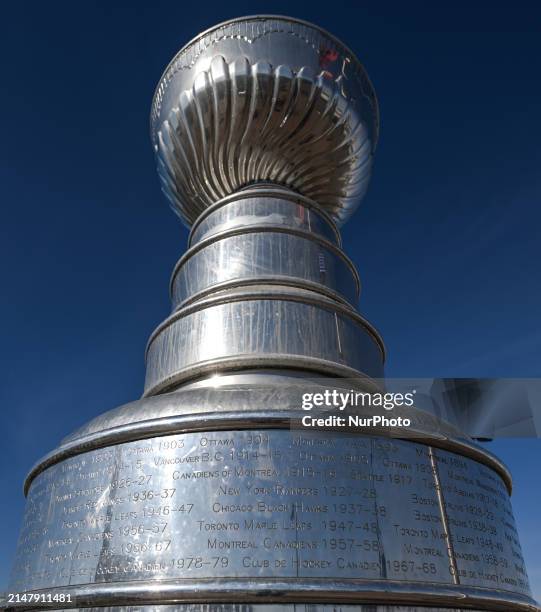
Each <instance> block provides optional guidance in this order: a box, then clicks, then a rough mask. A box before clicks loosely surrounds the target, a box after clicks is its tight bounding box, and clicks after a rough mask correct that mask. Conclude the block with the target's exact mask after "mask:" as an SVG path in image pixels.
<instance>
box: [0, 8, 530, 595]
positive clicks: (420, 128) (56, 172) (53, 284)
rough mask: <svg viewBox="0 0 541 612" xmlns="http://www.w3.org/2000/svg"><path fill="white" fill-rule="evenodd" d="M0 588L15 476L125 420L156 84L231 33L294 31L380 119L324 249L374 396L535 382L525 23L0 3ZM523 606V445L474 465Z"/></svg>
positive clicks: (157, 258)
mask: <svg viewBox="0 0 541 612" xmlns="http://www.w3.org/2000/svg"><path fill="white" fill-rule="evenodd" d="M0 11H1V22H2V35H1V36H0V57H2V85H3V87H2V90H3V91H2V95H1V97H0V106H1V111H2V112H1V118H2V135H1V138H0V197H1V202H2V219H1V224H0V228H1V229H0V231H1V240H0V250H1V262H2V287H3V291H2V298H3V299H2V301H1V303H0V320H1V322H2V326H3V329H2V354H3V356H4V363H3V364H2V373H3V376H2V384H1V387H0V400H1V407H2V417H1V426H2V431H1V436H2V440H3V448H2V457H1V460H0V470H1V478H2V491H3V498H4V499H3V500H4V501H5V502H6V503H4V504H3V512H2V517H3V520H2V521H1V522H0V541H1V542H2V545H1V548H0V550H1V553H0V555H1V558H0V584H2V583H3V582H4V581H5V577H6V576H7V571H8V567H9V564H10V559H11V557H12V554H13V551H14V547H15V543H16V537H17V531H18V528H19V520H20V517H21V515H22V510H23V496H22V493H21V483H22V480H23V477H24V475H25V473H26V472H27V471H28V469H29V468H30V466H31V464H32V463H33V462H34V461H36V460H37V459H38V458H39V457H40V456H41V455H43V454H45V453H46V452H48V451H49V450H51V449H52V447H53V446H54V445H55V444H56V443H57V442H58V441H59V440H60V438H61V437H63V436H64V435H66V434H67V433H68V432H70V431H71V430H73V429H74V428H76V427H78V426H79V425H81V424H82V423H83V422H85V421H86V420H88V419H89V418H91V417H93V416H95V415H96V414H98V413H100V412H103V411H105V410H107V409H110V408H113V407H115V406H117V405H119V404H121V403H124V402H126V401H129V400H132V399H135V398H137V397H138V396H139V395H140V393H141V390H142V383H143V375H144V363H143V351H144V347H145V343H146V340H147V338H148V336H149V334H150V332H151V331H152V329H153V328H154V327H155V326H156V325H157V324H158V323H159V322H160V321H161V320H162V319H163V318H165V316H166V314H167V313H168V310H169V299H168V294H167V286H168V279H169V275H170V272H171V270H172V267H173V265H174V263H175V261H176V260H177V259H178V257H179V256H180V255H181V253H182V252H183V250H184V248H185V243H186V235H187V234H186V231H185V230H184V229H183V228H182V227H181V225H180V224H179V223H178V222H177V220H176V218H175V217H174V216H173V214H172V213H171V212H170V211H169V210H168V208H167V206H166V203H165V200H164V198H163V197H162V196H161V194H160V191H159V187H158V181H157V177H156V173H155V170H154V160H153V156H152V151H151V147H150V143H149V138H148V114H149V108H150V101H151V97H152V94H153V90H154V87H155V84H156V82H157V80H158V78H159V76H160V74H161V72H162V70H163V69H164V67H165V66H166V64H167V63H168V62H169V60H170V59H171V57H172V56H173V54H174V53H175V52H176V51H177V50H178V49H179V48H180V47H181V46H182V45H183V44H184V43H185V42H187V41H188V40H189V39H190V38H192V37H193V36H194V35H195V34H196V33H198V32H199V31H201V30H202V29H205V28H207V27H209V26H211V25H213V24H214V23H216V22H219V21H222V20H224V19H228V18H230V17H235V16H239V15H243V14H255V13H279V14H290V15H292V16H296V17H300V18H303V19H307V20H309V21H314V22H315V23H317V24H319V25H321V26H323V27H325V28H326V29H328V30H330V31H331V32H333V33H334V34H335V35H337V36H338V37H339V38H341V39H342V40H344V42H345V43H346V44H348V45H349V46H350V47H351V48H352V49H353V50H354V51H355V52H356V53H357V54H358V55H359V57H360V58H361V61H363V63H364V64H365V65H366V67H367V69H368V72H369V74H370V76H371V78H372V80H373V82H374V85H375V87H376V91H377V93H378V96H379V99H380V104H381V115H382V126H381V140H380V145H379V149H378V152H377V156H376V164H375V173H374V177H373V180H372V185H371V188H370V190H369V193H368V196H367V198H366V200H365V201H364V203H363V204H362V206H361V208H360V210H359V211H358V213H357V214H356V216H355V217H354V218H353V220H352V221H350V223H349V224H348V225H347V226H346V227H345V229H344V232H343V237H344V244H345V247H346V250H347V252H348V253H349V255H350V256H351V257H352V259H353V260H354V261H355V263H356V264H357V266H358V268H359V272H360V275H361V279H362V283H363V295H362V301H361V310H362V312H363V313H364V314H365V315H366V316H367V317H368V318H369V319H370V320H371V321H372V322H373V323H374V324H375V325H376V327H377V328H378V329H379V330H380V331H381V333H382V334H383V337H384V339H385V342H386V344H387V348H388V353H389V360H388V368H387V372H388V374H389V375H391V376H395V377H397V376H410V375H411V376H505V377H507V376H517V377H520V376H539V375H540V374H541V367H540V346H541V328H540V325H539V316H540V312H541V284H540V258H539V245H540V238H541V232H540V223H541V211H540V206H539V205H540V199H541V173H540V167H541V146H540V143H541V104H540V101H541V79H540V78H539V75H540V74H541V35H540V29H541V4H540V3H539V2H528V3H524V2H517V1H515V2H512V3H509V2H506V3H498V2H480V1H478V2H471V0H470V1H469V2H458V1H453V2H448V3H445V4H444V3H440V2H437V3H429V2H407V3H405V2H396V3H394V2H352V3H351V4H350V5H348V4H347V3H340V2H336V1H335V2H326V3H318V2H314V1H313V0H311V1H310V2H308V1H307V2H297V3H291V2H267V3H256V2H239V1H235V0H232V1H230V2H220V3H213V2H210V1H209V0H205V1H204V2H191V3H184V2H146V3H135V2H118V1H117V2H106V1H105V0H104V1H102V2H60V1H55V2H47V3H44V2H37V1H36V2H17V3H15V2H10V3H3V4H2V7H1V8H0ZM493 450H495V451H498V452H499V453H500V455H501V456H502V458H503V459H504V460H505V461H506V462H507V463H508V464H509V465H510V466H511V468H512V469H513V472H514V475H515V481H516V485H515V491H516V492H515V495H514V498H513V501H514V506H515V511H516V515H517V518H518V522H519V528H520V531H521V533H522V542H523V547H524V549H525V553H526V557H527V560H528V565H529V570H530V576H531V578H532V582H533V583H534V585H535V587H536V592H537V596H538V597H539V596H540V595H541V558H540V557H541V555H540V553H539V551H540V550H541V531H540V530H539V528H538V520H539V516H538V510H537V508H538V507H539V504H540V503H541V486H540V484H541V482H540V478H539V468H538V463H539V460H540V459H541V452H540V450H541V446H540V442H539V441H538V440H529V441H526V442H525V441H499V442H497V443H495V444H494V445H493Z"/></svg>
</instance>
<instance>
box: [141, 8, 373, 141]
mask: <svg viewBox="0 0 541 612" xmlns="http://www.w3.org/2000/svg"><path fill="white" fill-rule="evenodd" d="M268 19H276V20H280V21H285V22H289V23H297V24H300V25H304V26H307V27H309V28H312V29H314V30H316V31H318V32H320V33H321V34H323V35H324V36H326V37H327V38H329V39H330V40H331V41H332V42H334V43H335V44H336V45H337V46H339V47H341V48H342V49H343V50H344V51H345V52H347V53H348V54H349V55H350V56H351V61H352V62H353V63H354V64H355V65H356V66H357V68H358V69H359V70H360V71H361V72H362V73H363V76H364V78H365V79H366V80H367V82H368V84H369V85H370V89H371V93H372V95H373V99H374V107H373V111H374V118H373V122H374V142H373V143H372V153H375V151H376V148H377V144H378V141H379V131H380V112H379V100H378V97H377V94H376V89H375V87H374V84H373V83H372V79H371V78H370V76H369V74H368V71H367V70H366V68H365V66H364V64H363V63H362V62H361V60H360V59H359V58H358V57H357V54H356V53H354V52H353V51H352V49H351V48H350V47H349V46H348V45H346V44H345V43H344V42H342V40H340V39H339V38H338V37H337V36H335V35H334V34H331V33H330V32H329V31H328V30H326V29H325V28H322V27H321V26H319V25H317V24H315V23H312V22H311V21H307V20H305V19H300V18H297V17H290V16H288V15H275V14H264V15H243V16H241V17H234V18H232V19H226V20H225V21H221V22H220V23H217V24H215V25H213V26H211V27H209V28H207V29H205V30H203V31H202V32H200V33H199V34H197V35H196V36H194V37H193V38H192V39H190V40H189V41H188V42H187V43H186V44H184V45H183V46H182V47H181V48H180V49H179V50H178V51H177V52H176V53H175V54H174V55H173V57H172V58H171V60H170V61H169V63H168V64H167V66H166V67H165V69H164V70H163V72H162V74H161V76H160V78H159V79H158V82H157V83H156V87H155V88H154V93H153V95H152V102H151V105H150V139H151V142H152V143H154V141H155V131H156V127H157V123H158V121H157V118H158V115H159V113H158V112H157V106H158V102H157V100H158V91H159V89H160V86H161V84H162V82H163V81H164V79H165V77H166V75H167V73H168V72H169V70H170V69H171V67H172V65H173V64H174V63H175V62H176V61H177V59H178V57H179V56H180V55H181V54H182V53H184V52H185V51H186V50H187V49H188V48H189V47H191V46H192V45H194V44H196V43H197V42H198V41H199V40H200V39H201V38H203V37H204V36H206V35H207V34H210V33H211V32H213V31H215V30H218V29H219V28H222V27H224V26H227V25H230V24H232V23H238V22H242V21H265V20H268Z"/></svg>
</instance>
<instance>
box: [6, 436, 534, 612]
mask: <svg viewBox="0 0 541 612" xmlns="http://www.w3.org/2000/svg"><path fill="white" fill-rule="evenodd" d="M440 482H441V485H440V484H439V483H440ZM438 492H440V493H441V494H442V497H440V496H439V495H438ZM442 499H443V502H442ZM449 507H452V508H453V510H452V514H451V513H449ZM449 514H451V515H450V516H449ZM25 527H26V528H25V529H24V530H23V532H22V534H21V542H22V546H21V548H20V555H19V557H18V558H17V559H16V562H15V566H14V574H15V576H16V578H15V580H14V582H13V583H12V586H13V588H15V589H18V588H22V587H24V588H25V589H30V590H39V589H44V588H52V587H60V586H62V587H64V586H69V587H70V589H74V587H77V586H78V585H86V588H87V590H88V589H89V586H88V585H89V584H91V583H97V584H99V583H104V582H106V583H114V582H120V583H125V582H132V583H133V582H137V581H142V582H150V581H153V580H170V579H173V578H175V577H182V579H183V580H191V581H196V582H197V580H199V579H202V580H203V579H204V580H205V581H210V582H212V581H213V580H214V579H216V578H218V577H219V578H220V579H221V580H224V579H226V580H227V581H228V588H231V589H233V590H235V586H236V588H237V589H238V588H240V585H239V582H240V584H242V581H245V580H246V579H247V578H254V579H258V580H264V581H267V583H269V584H271V583H272V582H280V581H283V580H285V579H295V580H293V581H291V583H289V584H288V586H287V590H288V591H289V592H292V593H294V592H295V591H297V590H300V591H305V592H306V590H307V589H309V590H310V591H311V592H312V596H311V597H312V600H313V598H314V597H320V598H321V601H330V599H329V598H332V597H337V595H336V594H335V593H333V590H332V589H329V586H328V585H327V584H325V583H322V582H321V579H333V580H337V581H339V583H344V587H347V586H348V585H349V589H354V588H355V586H356V585H357V586H365V587H366V588H367V590H368V593H371V586H370V581H375V583H376V584H375V585H374V590H377V589H378V588H380V586H381V581H389V585H393V583H394V582H397V583H400V584H398V585H397V592H396V593H395V598H398V599H400V598H401V595H400V593H401V590H402V589H404V588H405V589H406V590H407V592H408V593H409V597H410V598H411V596H412V594H414V593H416V592H417V591H419V593H421V594H422V592H423V589H422V588H419V587H420V586H421V585H422V584H423V583H427V584H429V585H432V584H433V583H439V584H442V585H445V591H444V593H442V595H441V597H442V598H447V600H449V599H450V598H455V599H456V600H457V601H459V599H460V597H461V596H463V594H464V592H466V593H468V597H470V598H471V599H472V600H475V599H476V598H477V600H481V601H482V600H483V599H484V598H487V599H489V598H490V597H491V596H494V597H495V596H498V595H499V596H500V597H502V596H504V595H505V593H507V592H509V593H510V596H509V597H510V601H511V602H512V601H513V598H514V596H515V595H516V600H517V602H520V601H521V598H522V597H523V596H527V595H528V594H529V590H528V582H527V577H526V572H525V569H524V564H523V562H522V560H521V559H522V557H521V551H520V545H519V544H518V539H517V534H516V528H515V525H514V520H513V517H512V512H511V509H510V505H509V497H508V494H507V490H506V487H505V484H504V483H503V481H502V480H501V478H499V476H498V475H497V474H495V473H494V472H493V471H492V470H490V469H488V468H486V467H484V466H482V465H481V464H479V463H477V462H475V461H473V460H471V459H467V458H464V457H461V456H459V455H456V454H454V453H449V452H447V451H441V450H439V449H434V448H432V447H430V446H426V445H424V444H417V443H414V442H412V441H403V440H392V439H389V438H378V437H375V436H369V437H366V436H361V435H349V434H343V433H336V432H325V433H322V432H317V433H312V432H306V431H289V430H248V431H222V432H203V433H188V434H182V435H174V436H171V435H168V436H156V437H153V438H151V439H148V440H138V441H134V442H128V443H124V444H117V445H114V446H111V447H107V448H103V449H97V450H93V451H89V452H87V453H84V454H81V455H79V456H76V457H72V458H69V459H66V460H65V461H63V462H61V463H58V464H56V465H55V466H51V467H50V468H48V469H47V470H45V471H44V472H42V473H41V474H39V475H38V476H37V477H36V479H35V480H34V482H33V483H32V485H31V488H30V492H29V496H28V506H27V520H26V524H25ZM44 533H45V534H46V535H45V537H44V535H43V534H44ZM297 579H300V580H297ZM419 583H421V584H419ZM378 585H379V586H378ZM389 585H388V587H389ZM206 586H208V585H206ZM222 587H223V585H222ZM176 588H177V589H179V588H180V585H179V584H177V587H176ZM188 588H189V587H188ZM213 588H214V589H216V588H218V589H219V588H220V587H219V581H218V583H217V584H216V583H215V584H213ZM281 588H282V589H283V588H284V587H283V586H282V587H281ZM349 589H348V588H346V591H348V590H349ZM209 590H211V589H209ZM486 590H488V591H489V592H486ZM453 593H454V595H453ZM74 594H76V589H74ZM353 596H354V597H355V599H356V600H357V601H363V600H364V601H366V597H367V595H366V594H364V595H362V594H359V592H356V591H355V593H354V595H353ZM372 596H373V595H371V594H370V595H368V597H372ZM418 596H419V597H420V596H421V595H418ZM232 597H233V600H235V599H236V598H237V597H238V595H236V596H235V595H233V596H232ZM340 597H341V598H343V597H344V593H342V594H341V596H340ZM437 600H438V599H437V595H436V599H435V601H437ZM523 603H526V601H525V600H524V601H523ZM516 609H520V607H517V608H516Z"/></svg>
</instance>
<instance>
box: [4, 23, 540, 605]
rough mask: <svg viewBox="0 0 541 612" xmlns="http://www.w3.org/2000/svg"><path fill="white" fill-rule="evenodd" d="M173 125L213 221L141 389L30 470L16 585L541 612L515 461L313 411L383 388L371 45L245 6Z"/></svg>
mask: <svg viewBox="0 0 541 612" xmlns="http://www.w3.org/2000/svg"><path fill="white" fill-rule="evenodd" d="M151 130H152V140H153V145H154V148H155V153H156V159H157V163H158V171H159V174H160V179H161V181H162V187H163V190H164V192H165V194H166V196H167V197H168V198H169V200H170V202H171V204H172V206H173V208H174V210H175V211H176V212H177V214H179V216H180V217H181V218H182V220H183V221H184V223H185V224H187V225H189V226H191V233H190V237H189V249H188V251H187V253H186V254H185V255H184V256H183V257H182V258H181V259H180V260H179V263H178V264H177V266H176V267H175V269H174V271H173V275H172V279H171V287H170V289H171V297H172V302H173V312H172V314H171V315H170V316H169V317H168V318H167V319H166V320H165V321H163V322H162V323H161V324H160V325H159V326H158V327H157V329H156V330H155V331H154V332H153V333H152V334H151V336H150V339H149V342H148V346H147V352H146V380H145V387H144V394H143V398H142V399H141V400H139V401H136V402H132V403H130V404H126V405H125V406H121V407H119V408H117V409H115V410H112V411H110V412H108V413H105V414H103V415H100V416H98V417H96V418H95V419H93V420H91V421H90V422H89V423H87V424H85V425H83V426H82V427H81V428H80V429H79V430H77V431H76V432H74V433H72V434H71V435H69V436H68V437H67V438H65V439H64V440H63V441H62V442H61V444H60V445H59V446H58V447H57V448H56V449H55V450H53V451H51V452H50V453H49V454H48V455H46V456H45V457H44V458H42V459H41V460H40V461H39V462H38V463H37V464H36V465H35V466H34V467H33V468H32V469H31V471H30V473H29V475H28V477H27V479H26V482H25V494H26V495H27V497H28V499H27V507H26V513H25V517H24V521H23V526H22V530H21V536H20V541H19V545H18V551H17V556H16V560H15V563H14V567H13V573H12V579H11V583H10V586H9V590H10V592H27V591H30V592H33V593H45V594H54V593H59V592H60V593H63V594H64V595H65V596H66V597H67V596H69V601H68V600H66V601H64V602H63V603H62V605H61V607H62V609H87V610H88V609H101V610H141V609H144V610H157V611H158V610H164V612H165V611H167V612H169V611H170V610H173V609H175V610H182V611H185V612H188V610H191V611H193V612H207V611H208V612H210V611H211V610H216V611H218V610H223V611H224V612H225V611H228V612H233V611H237V610H239V611H240V610H241V608H242V610H243V611H244V612H248V611H252V610H253V612H286V611H288V612H289V611H290V610H293V609H295V610H304V611H305V612H315V611H322V612H326V611H330V610H331V609H332V610H333V611H335V610H336V611H338V610H344V612H353V611H354V610H357V611H359V612H399V611H401V610H402V611H404V612H418V611H420V610H421V609H422V610H425V611H430V610H432V611H433V612H436V611H439V612H444V611H445V610H455V611H456V610H470V611H471V610H473V611H475V610H477V611H478V612H480V611H481V610H483V611H488V610H492V611H501V612H513V611H516V612H539V608H538V607H537V605H536V603H535V602H534V601H533V600H532V598H531V594H530V590H529V585H528V577H527V574H526V570H525V567H524V561H523V559H522V553H521V549H520V543H519V539H518V534H517V531H516V526H515V522H514V518H513V513H512V509H511V505H510V494H511V490H512V484H511V475H510V474H509V471H508V470H507V468H506V467H505V466H504V465H503V464H502V462H501V461H499V460H498V459H497V458H496V457H494V456H493V455H491V454H490V453H489V452H487V451H486V449H484V448H482V447H480V446H479V445H478V444H476V443H475V442H474V441H472V440H471V439H469V438H468V436H467V435H465V433H464V432H463V431H462V430H461V429H460V428H459V427H457V423H458V422H459V421H458V420H455V419H454V418H453V417H454V416H456V415H453V413H452V411H448V412H445V413H441V414H440V413H439V412H436V411H435V410H432V409H431V407H430V406H431V404H430V402H428V403H427V406H428V407H425V406H422V407H419V406H416V405H413V406H410V407H407V408H406V407H404V406H401V407H396V409H394V410H393V412H392V415H393V417H396V419H395V423H394V424H390V425H381V426H376V425H368V426H366V427H365V425H362V424H361V425H359V421H358V419H361V420H364V421H366V420H368V419H367V418H366V417H370V416H373V415H374V414H375V412H374V409H373V408H367V407H364V406H363V407H358V406H355V407H351V408H350V407H348V409H347V410H346V411H344V412H343V414H344V416H345V417H347V418H348V419H352V420H351V422H349V424H348V426H347V427H346V428H345V429H344V428H342V429H341V428H340V427H338V426H335V425H334V424H333V422H331V423H329V424H324V425H323V426H318V427H312V428H308V427H306V426H305V425H304V423H303V416H304V415H306V412H305V410H306V408H305V407H304V405H303V398H304V396H305V394H306V392H310V393H312V394H313V393H314V392H316V391H317V392H318V393H319V392H321V391H322V390H324V389H327V388H333V387H338V388H339V389H342V390H344V389H346V390H348V392H349V390H351V391H352V392H353V389H355V390H357V391H358V390H362V391H363V393H365V394H367V395H369V396H372V395H373V394H377V393H379V392H380V391H381V390H384V389H385V381H384V380H383V365H384V361H385V347H384V345H383V341H382V339H381V337H380V335H379V334H378V332H377V331H376V330H375V329H374V328H373V327H372V325H371V324H369V323H368V322H367V321H366V320H365V319H364V318H363V317H362V316H361V315H360V314H359V313H358V312H357V310H356V303H357V299H358V295H359V289H360V280H359V275H358V273H357V271H356V269H355V266H354V265H353V263H352V262H351V261H350V260H349V258H348V257H347V255H345V253H344V252H343V251H342V244H341V238H340V234H339V231H338V229H337V227H338V226H339V225H340V224H342V223H343V222H344V221H345V220H347V219H348V218H349V217H350V215H351V214H352V213H353V211H354V210H355V208H356V206H357V205H358V203H359V200H360V198H361V197H362V196H363V194H364V193H365V191H366V188H367V184H368V180H369V177H370V170H371V165H372V155H373V152H374V149H375V145H376V141H377V135H378V110H377V103H376V98H375V94H374V91H373V88H372V86H371V84H370V81H369V80H368V77H367V75H366V72H365V71H364V69H363V68H362V66H361V65H360V63H359V62H358V60H357V59H356V58H355V56H354V55H353V54H352V53H351V51H349V49H347V47H345V46H344V45H342V44H341V43H340V42H339V41H337V40H336V39H334V38H333V37H332V36H331V35H329V34H327V33H326V32H324V31H323V30H321V29H320V28H318V27H316V26H313V25H310V24H307V23H304V22H302V21H299V20H297V19H290V18H285V17H264V16H258V17H247V18H242V19H236V20H231V21H229V22H226V23H225V24H221V25H219V26H216V27H214V28H211V29H210V30H208V31H207V32H205V33H203V34H201V35H200V36H198V37H197V38H196V39H194V40H193V41H192V42H191V43H189V44H188V45H187V46H186V47H184V48H183V49H182V50H181V51H180V52H179V53H178V54H177V56H176V57H175V58H174V59H173V61H172V62H171V64H170V65H169V67H168V68H167V69H166V71H165V73H164V75H163V77H162V79H161V80H160V83H159V85H158V89H157V91H156V94H155V97H154V101H153V107H152V116H151ZM384 410H385V408H381V409H380V412H381V411H384ZM334 412H336V410H334ZM311 415H312V416H314V418H318V417H322V418H323V417H327V416H330V417H332V416H333V409H331V408H329V407H326V408H320V409H319V408H318V409H315V410H314V412H312V413H311ZM448 417H449V418H448ZM402 419H405V420H407V421H408V423H407V424H405V423H404V422H403V421H402ZM331 420H332V419H331ZM11 607H14V608H20V609H39V608H44V607H49V608H50V607H51V606H50V605H47V604H45V603H43V602H41V603H39V602H38V603H32V604H31V605H28V604H27V603H25V602H22V601H21V602H19V603H15V604H11ZM56 607H57V608H59V607H60V606H56Z"/></svg>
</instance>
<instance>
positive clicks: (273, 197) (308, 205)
mask: <svg viewBox="0 0 541 612" xmlns="http://www.w3.org/2000/svg"><path fill="white" fill-rule="evenodd" d="M267 225H270V226H273V227H276V226H278V227H282V228H284V229H293V230H299V231H302V232H309V233H311V234H313V235H314V237H319V238H324V239H326V240H328V241H329V242H332V243H333V244H335V245H337V246H341V239H340V233H339V232H338V230H337V228H336V225H335V224H334V221H333V220H332V219H331V217H329V215H328V214H327V213H326V212H325V210H323V209H322V208H321V207H320V206H319V205H318V204H317V202H315V201H314V200H310V199H309V198H305V197H303V196H301V195H299V194H298V193H295V192H294V191H291V190H290V189H284V188H280V187H278V186H276V185H265V184H260V185H257V186H254V187H251V188H246V189H241V190H240V191H238V192H236V193H235V194H233V195H231V196H228V197H226V198H222V199H221V200H218V202H216V203H215V204H213V205H212V206H209V207H208V208H207V209H205V211H204V212H203V213H202V214H201V215H200V216H199V217H198V218H197V221H196V222H195V223H194V224H193V226H192V228H191V231H190V238H189V245H190V246H193V245H194V244H196V243H197V242H200V241H201V240H203V239H205V238H209V237H211V236H214V235H215V234H217V233H221V232H224V231H227V230H230V229H232V228H243V227H254V226H256V227H261V226H263V227H265V226H267Z"/></svg>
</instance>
